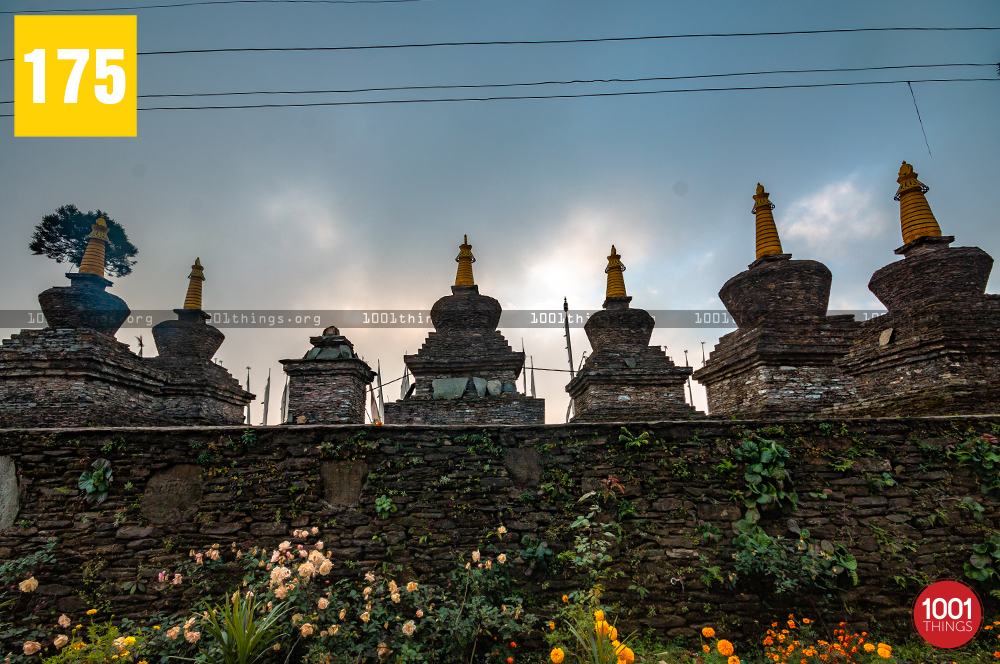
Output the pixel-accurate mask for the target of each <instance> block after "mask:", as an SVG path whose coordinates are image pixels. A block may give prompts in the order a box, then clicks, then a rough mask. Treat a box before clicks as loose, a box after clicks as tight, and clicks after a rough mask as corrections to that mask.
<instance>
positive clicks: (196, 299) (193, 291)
mask: <svg viewBox="0 0 1000 664" xmlns="http://www.w3.org/2000/svg"><path fill="white" fill-rule="evenodd" d="M188 279H189V281H188V289H187V295H185V296H184V308H185V309H197V310H200V309H201V284H202V282H203V281H205V269H204V268H203V267H202V266H201V258H195V259H194V265H192V266H191V274H189V275H188Z"/></svg>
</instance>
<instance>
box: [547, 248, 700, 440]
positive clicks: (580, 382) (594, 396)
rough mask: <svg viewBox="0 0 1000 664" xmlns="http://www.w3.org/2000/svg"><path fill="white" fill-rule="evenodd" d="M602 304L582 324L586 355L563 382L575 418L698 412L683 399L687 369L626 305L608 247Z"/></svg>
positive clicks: (641, 313) (649, 322) (616, 260)
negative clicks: (658, 343) (587, 348)
mask: <svg viewBox="0 0 1000 664" xmlns="http://www.w3.org/2000/svg"><path fill="white" fill-rule="evenodd" d="M604 271H605V272H606V273H607V275H608V283H607V291H606V299H605V300H604V308H603V310H602V311H598V312H597V313H595V314H594V315H592V316H591V317H590V318H589V319H588V320H587V323H586V324H585V325H584V328H583V329H584V330H585V331H586V333H587V338H588V339H589V340H590V346H591V348H592V349H593V353H591V355H590V357H588V358H587V361H586V362H585V363H584V365H583V366H582V367H581V368H580V372H579V373H578V374H577V375H576V376H575V377H574V378H573V380H571V381H570V382H569V385H567V386H566V391H567V392H569V394H570V396H571V397H572V398H573V406H574V413H575V415H574V417H573V421H574V422H635V421H646V422H649V421H654V420H666V419H675V418H688V417H691V416H693V415H700V413H698V412H697V411H696V410H695V409H694V408H693V407H692V406H690V405H688V404H687V402H686V401H685V399H684V384H685V382H686V381H687V378H688V376H690V375H691V368H690V367H678V366H676V365H675V364H674V363H673V361H672V360H671V359H670V358H669V357H667V355H666V353H665V352H664V351H663V350H662V349H661V348H660V347H659V346H650V345H649V339H650V337H651V336H652V334H653V327H654V326H655V325H656V322H655V321H654V320H653V317H652V316H650V315H649V313H648V312H646V311H645V310H643V309H633V308H631V307H630V306H629V303H630V302H631V301H632V298H631V297H629V295H628V293H627V292H626V291H625V278H624V275H623V274H622V273H623V272H624V271H625V266H624V265H623V264H622V262H621V256H620V255H619V254H618V252H617V251H616V250H615V247H614V245H611V255H610V256H608V267H607V269H605V270H604Z"/></svg>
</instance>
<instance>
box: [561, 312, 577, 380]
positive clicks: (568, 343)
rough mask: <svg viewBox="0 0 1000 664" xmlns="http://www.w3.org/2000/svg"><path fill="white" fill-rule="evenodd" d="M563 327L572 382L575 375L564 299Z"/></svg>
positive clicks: (567, 313) (567, 314)
mask: <svg viewBox="0 0 1000 664" xmlns="http://www.w3.org/2000/svg"><path fill="white" fill-rule="evenodd" d="M563 325H564V329H565V330H566V354H567V355H568V356H569V379H570V380H573V378H574V377H575V374H574V373H573V344H572V342H571V341H570V338H569V302H567V301H566V298H565V297H564V298H563Z"/></svg>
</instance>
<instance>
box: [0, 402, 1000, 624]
mask: <svg viewBox="0 0 1000 664" xmlns="http://www.w3.org/2000/svg"><path fill="white" fill-rule="evenodd" d="M627 426H628V429H629V430H630V432H631V433H632V434H633V435H636V436H638V435H639V434H640V433H641V432H647V431H648V432H650V434H651V435H650V437H649V439H648V440H645V441H644V440H639V441H638V442H635V441H632V440H628V439H627V440H625V441H622V440H620V439H619V435H620V432H621V425H620V424H570V425H558V426H517V427H505V426H490V427H485V428H484V427H474V426H405V427H404V426H383V427H374V428H364V427H361V426H353V425H342V426H312V425H302V426H281V427H259V428H255V429H253V430H252V431H250V432H249V433H248V432H247V430H244V429H242V428H239V427H188V428H169V429H155V428H146V429H96V428H90V429H58V430H25V429H6V430H0V512H3V513H4V514H0V518H2V517H4V515H5V514H10V513H14V516H10V517H9V518H8V520H9V521H11V522H12V523H13V525H12V527H10V528H8V529H7V530H5V531H3V532H2V533H0V559H11V558H16V557H20V556H24V555H26V554H28V553H30V552H32V551H35V550H37V549H38V548H39V547H41V546H42V545H44V544H45V543H46V542H50V541H56V542H57V544H56V546H55V548H54V550H53V553H54V555H55V556H56V559H57V562H56V563H55V564H53V565H49V566H47V567H46V568H44V569H43V570H42V571H41V573H40V574H38V579H39V581H40V582H41V585H40V586H39V588H38V590H37V591H36V592H35V593H33V594H32V595H31V596H30V598H28V599H27V601H22V602H20V603H19V604H18V605H17V608H16V609H15V611H16V614H17V615H16V616H15V619H24V618H25V617H26V616H27V615H28V614H29V613H31V612H36V614H37V615H42V616H50V617H51V616H57V615H58V614H59V613H61V612H64V611H65V612H69V613H73V614H78V613H79V612H80V611H81V610H82V609H84V608H87V607H88V606H90V605H92V604H93V603H94V602H95V601H97V599H99V598H103V601H105V602H106V604H109V605H110V610H111V611H113V612H114V613H116V615H118V616H138V615H144V614H149V613H151V612H156V611H171V610H175V609H178V608H182V607H184V606H186V603H188V602H190V601H191V600H192V598H193V597H194V595H188V596H185V595H184V593H185V592H188V593H191V592H193V591H192V589H191V588H187V587H186V586H184V585H183V584H182V585H181V586H176V587H175V586H167V587H165V588H164V589H163V590H162V591H160V590H156V588H157V587H158V584H155V583H151V584H149V585H147V586H146V590H143V591H138V592H136V593H135V594H128V593H127V592H125V590H124V589H123V587H124V585H125V584H126V583H128V582H131V581H134V580H135V579H136V578H140V579H143V578H144V579H152V578H154V577H155V576H156V575H157V574H158V573H159V572H161V571H164V570H167V571H170V570H173V569H176V566H177V565H178V564H179V563H180V562H182V561H185V560H188V551H189V550H192V549H203V548H204V547H207V546H210V545H212V544H219V545H221V549H222V551H223V553H224V555H229V554H228V553H227V552H228V551H229V549H230V547H231V546H232V545H239V546H250V545H263V546H266V547H268V548H271V547H273V546H275V545H276V544H277V543H278V542H280V541H281V540H283V539H286V538H289V537H290V535H289V533H290V531H291V530H292V529H294V528H299V527H304V526H317V527H319V528H320V529H321V531H322V534H323V539H324V541H325V543H326V546H327V549H328V550H329V552H330V553H331V555H332V557H333V559H334V560H335V561H340V562H341V563H343V565H338V566H337V568H336V570H335V573H336V574H344V575H346V574H360V573H361V571H362V570H363V569H368V568H374V567H376V566H378V565H380V564H381V563H383V562H389V563H391V564H398V565H401V566H402V567H403V568H405V569H407V570H409V571H410V573H412V575H413V576H414V577H415V578H419V579H421V580H422V581H424V582H433V579H434V576H435V574H438V573H440V572H442V571H445V570H449V569H451V568H452V566H453V565H454V561H455V556H456V552H457V551H462V550H465V551H468V550H471V549H473V548H476V547H479V546H485V545H487V544H490V543H492V544H494V545H497V546H499V547H500V548H501V549H504V550H506V552H507V554H508V556H509V557H510V558H511V559H512V560H515V561H516V560H517V556H516V553H517V551H519V550H520V549H521V548H522V547H521V546H520V542H521V538H522V537H523V536H528V537H537V538H539V539H544V540H546V541H548V542H549V545H550V547H551V548H552V549H553V550H554V551H555V553H556V554H557V555H558V554H559V553H562V552H564V551H567V550H568V549H569V548H570V547H571V544H572V542H573V536H574V534H577V531H574V530H572V529H571V528H570V524H571V523H572V522H573V521H574V520H575V519H576V517H577V516H579V515H580V514H585V511H583V510H586V509H587V507H586V505H587V503H579V502H578V499H579V498H580V497H581V495H583V494H585V493H586V492H589V491H593V490H596V489H600V488H601V487H602V486H603V485H605V482H606V480H607V479H608V478H609V476H611V477H614V478H615V479H616V481H617V482H618V483H620V485H621V487H622V488H623V493H619V492H618V491H614V490H613V491H614V494H615V497H614V498H612V499H610V500H608V502H606V503H605V504H604V511H603V513H602V515H601V517H598V518H603V519H613V520H615V521H618V522H620V523H621V526H622V528H623V529H624V538H623V540H622V542H621V543H620V544H618V545H615V546H614V547H613V548H612V549H611V550H610V551H609V553H610V554H611V555H612V557H613V559H614V562H613V564H612V565H611V567H610V571H611V572H612V574H611V577H610V578H609V579H608V580H606V581H605V585H606V588H607V592H606V595H605V599H606V600H607V602H609V603H615V602H622V604H623V606H624V607H625V612H624V615H623V622H624V624H625V625H626V627H627V629H631V628H633V627H637V628H643V629H652V630H655V631H656V632H657V633H658V634H659V635H660V636H662V637H667V638H674V637H688V636H693V635H694V634H695V630H697V629H698V628H699V627H700V626H701V625H702V624H705V623H712V624H714V625H716V626H717V627H718V626H719V625H720V624H721V625H723V626H725V627H726V629H727V630H728V632H729V633H734V632H735V633H738V632H739V631H740V630H743V632H744V633H745V634H746V635H748V636H749V635H759V625H756V624H755V622H756V621H760V623H761V624H764V623H766V622H770V621H771V620H773V619H777V618H782V617H783V616H784V615H787V613H788V612H789V611H791V610H794V611H795V613H796V614H797V615H800V616H811V617H813V618H817V619H822V620H825V621H826V624H830V623H831V621H840V620H845V621H847V622H848V624H849V625H850V626H851V628H856V629H872V630H874V629H875V628H878V629H879V630H880V632H881V633H882V634H886V635H893V634H895V635H903V634H907V633H909V630H910V624H909V610H910V609H909V607H910V603H911V602H912V600H913V597H914V596H915V593H916V592H917V590H918V589H919V587H920V586H921V585H922V584H923V583H924V582H926V581H928V580H930V579H933V578H935V577H955V578H963V571H962V570H963V564H964V562H966V561H967V560H968V558H969V555H970V553H971V546H972V545H973V544H975V543H978V542H982V541H983V538H984V537H985V535H986V534H987V532H989V531H991V530H992V529H994V528H995V527H996V526H997V524H998V521H1000V503H998V501H997V500H996V499H995V498H992V497H989V496H985V495H982V494H981V492H980V488H979V479H978V476H977V474H976V473H975V472H974V471H973V469H970V468H968V467H965V466H960V465H958V464H956V463H955V462H953V461H951V460H949V459H948V458H946V457H945V455H944V451H946V450H949V449H953V448H954V446H955V445H957V444H959V443H960V442H962V441H964V440H967V439H969V438H970V437H973V436H975V435H978V434H981V433H986V432H990V431H997V430H1000V417H998V416H993V417H963V418H913V419H899V418H896V419H856V420H841V421H828V422H819V421H811V420H810V421H804V420H803V421H791V420H786V421H779V422H775V421H773V420H771V421H768V422H753V421H742V422H741V421H719V420H700V421H683V422H680V421H678V422H658V423H651V424H650V423H641V422H632V423H628V425H627ZM747 431H753V432H756V433H757V435H760V436H764V437H767V438H769V439H773V440H776V441H778V442H779V443H781V444H782V445H784V446H785V447H787V448H788V450H789V451H790V453H791V459H790V460H789V463H788V469H789V471H790V472H791V478H792V482H793V485H794V488H795V490H796V491H797V492H798V495H799V503H798V506H797V508H796V509H795V510H793V511H790V512H787V513H785V514H781V513H779V512H777V511H772V512H766V511H765V512H763V518H762V520H761V522H760V524H761V525H762V526H763V527H764V529H765V531H767V532H768V533H770V534H771V535H775V536H776V535H782V534H783V535H785V536H788V537H793V538H794V537H795V535H793V534H792V533H791V532H789V528H790V527H796V524H797V526H798V527H805V528H808V529H809V530H810V531H811V533H812V536H813V537H814V538H815V539H816V540H820V539H828V540H831V541H833V542H836V543H839V544H843V545H844V546H846V547H847V548H848V549H849V550H850V552H851V553H852V554H853V555H854V556H856V557H857V560H858V575H859V577H860V582H859V584H858V585H857V586H852V585H851V583H850V581H849V580H848V579H846V578H842V579H841V582H840V589H839V590H835V591H832V592H831V591H809V592H802V593H798V594H791V595H789V594H784V595H775V594H774V593H773V590H772V586H770V585H769V584H768V583H767V581H766V580H762V579H754V578H749V577H740V578H738V579H737V580H736V583H735V585H734V586H733V585H730V582H729V581H728V579H729V578H730V577H729V574H730V572H732V571H733V553H734V547H733V544H732V542H733V537H734V535H733V523H734V522H735V521H737V520H738V519H740V518H741V517H742V516H743V510H744V509H745V508H744V505H743V503H742V502H737V501H734V500H733V496H734V495H736V494H735V493H734V492H737V491H742V492H744V493H746V492H747V491H748V487H747V484H746V481H745V480H744V477H743V473H744V468H743V466H742V464H740V463H738V462H736V460H735V459H734V457H733V456H732V450H733V448H734V447H735V446H738V445H739V444H740V440H741V439H740V436H741V434H745V433H746V432H747ZM98 458H105V459H108V460H109V461H110V462H111V465H112V469H113V471H114V476H115V479H114V483H113V486H112V489H111V492H110V495H109V498H108V499H107V501H106V502H105V503H104V504H102V505H100V506H99V507H96V506H93V505H90V504H88V503H85V502H83V501H82V500H81V498H82V496H81V492H80V491H79V490H78V488H77V480H78V478H79V476H80V473H81V472H83V471H84V470H86V469H88V468H89V467H90V466H91V464H92V463H93V462H94V461H95V460H96V459H98ZM8 460H9V461H8ZM725 461H731V462H733V463H734V464H735V468H732V469H731V470H727V469H726V464H725V463H723V462H725ZM15 469H16V481H14V479H13V478H14V474H13V473H14V472H15ZM886 479H891V480H892V482H894V483H895V484H890V483H889V482H887V481H886ZM15 486H16V487H17V491H16V492H15V491H14V490H13V489H14V487H15ZM12 493H16V494H17V495H11V494H12ZM383 495H386V496H390V497H391V499H392V500H393V502H394V504H395V507H396V508H397V511H396V512H395V513H393V514H391V515H390V516H389V518H387V519H381V518H379V517H378V515H377V514H376V511H375V500H376V499H377V498H379V497H380V496H383ZM962 501H965V503H964V505H965V507H973V506H974V505H975V504H979V505H981V507H982V510H983V511H982V512H981V513H979V517H980V518H981V521H977V520H976V519H975V518H974V514H975V513H976V511H975V509H962V505H963V502H962ZM706 524H711V526H712V528H715V529H716V530H715V531H714V532H715V533H716V535H717V541H711V540H712V538H708V539H706V540H703V539H702V538H701V537H700V535H701V534H702V533H705V532H712V531H711V528H709V527H708V526H707V525H706ZM0 525H5V524H4V523H0ZM501 525H503V526H505V527H506V528H507V529H508V534H507V536H506V537H505V538H504V539H503V541H502V542H498V540H497V539H496V537H493V538H491V539H489V540H487V539H486V536H487V535H488V534H489V533H491V532H494V531H495V530H496V528H497V527H499V526H501ZM347 563H350V565H347ZM355 564H356V568H355ZM514 566H515V570H514V572H513V575H514V579H515V582H516V583H518V584H521V585H523V586H524V588H525V590H526V592H527V597H528V603H529V605H531V606H534V607H539V606H542V605H544V604H545V603H546V602H548V601H551V600H555V599H557V598H558V597H560V596H561V595H562V594H563V593H565V592H568V591H569V590H572V589H577V588H580V587H585V586H587V585H588V581H587V579H586V576H585V575H581V574H580V573H579V570H578V569H577V568H575V567H574V566H573V564H572V563H571V562H566V561H558V560H556V559H555V556H554V557H553V558H550V559H549V561H548V563H547V564H545V565H543V566H541V567H540V568H538V569H536V570H535V571H534V572H533V573H532V574H531V575H530V576H526V575H525V574H524V571H525V565H524V564H523V563H521V562H514ZM712 568H716V569H715V572H716V576H717V577H720V578H722V579H723V580H722V581H720V580H718V578H715V577H713V575H712V573H711V572H712ZM640 589H641V590H640ZM978 589H979V591H980V597H982V598H983V600H984V601H985V602H986V603H987V608H986V615H988V616H989V615H995V613H996V611H997V609H998V608H1000V607H998V606H997V600H996V599H994V598H992V597H990V596H989V594H988V592H987V590H989V587H985V586H980V587H979V588H978ZM222 590H226V589H225V588H223V589H222ZM647 592H648V594H647ZM640 597H641V598H642V599H641V600H640V599H638V598H640ZM846 607H850V613H847V612H846Z"/></svg>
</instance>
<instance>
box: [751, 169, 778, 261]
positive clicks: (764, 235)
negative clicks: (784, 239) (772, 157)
mask: <svg viewBox="0 0 1000 664" xmlns="http://www.w3.org/2000/svg"><path fill="white" fill-rule="evenodd" d="M768 196H770V194H769V193H767V192H766V191H764V186H763V185H761V183H760V182H758V183H757V193H756V194H755V195H754V197H753V200H754V205H753V210H751V212H753V213H754V214H755V215H756V216H757V258H763V257H764V256H775V255H778V254H781V253H782V251H781V238H779V237H778V227H777V226H775V225H774V215H773V214H771V210H773V209H774V203H772V202H771V199H769V198H768Z"/></svg>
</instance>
